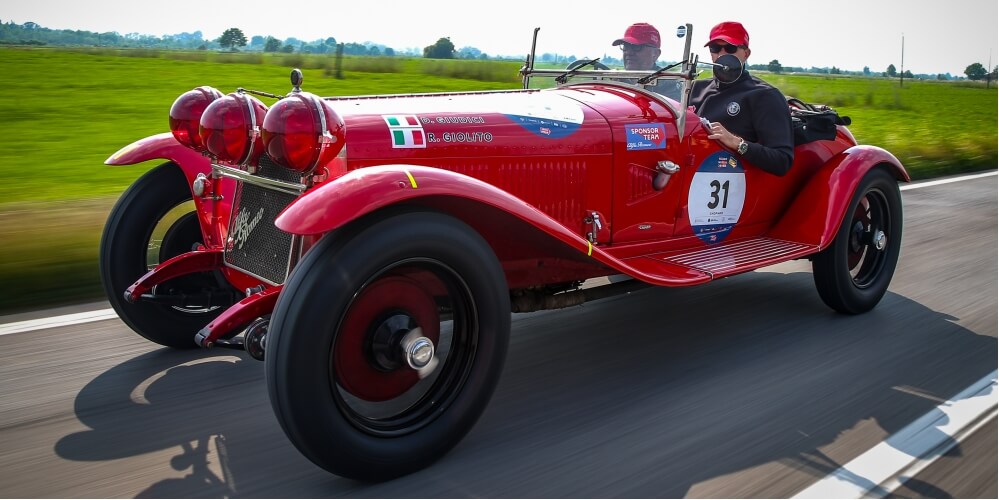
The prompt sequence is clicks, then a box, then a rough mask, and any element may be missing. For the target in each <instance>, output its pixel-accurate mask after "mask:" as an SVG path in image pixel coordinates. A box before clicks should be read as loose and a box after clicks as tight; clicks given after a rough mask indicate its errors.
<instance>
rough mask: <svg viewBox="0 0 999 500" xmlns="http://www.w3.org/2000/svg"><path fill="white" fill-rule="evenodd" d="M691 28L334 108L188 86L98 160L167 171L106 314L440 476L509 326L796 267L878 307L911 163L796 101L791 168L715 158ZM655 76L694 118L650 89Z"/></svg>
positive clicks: (340, 439)
mask: <svg viewBox="0 0 999 500" xmlns="http://www.w3.org/2000/svg"><path fill="white" fill-rule="evenodd" d="M691 33H692V27H691V26H689V25H687V26H684V27H681V30H680V33H679V35H680V36H682V37H684V38H686V41H685V48H684V53H683V57H682V62H681V63H678V64H677V65H675V66H674V67H673V68H666V69H664V70H661V71H659V72H657V73H654V74H652V73H649V72H636V71H623V70H610V69H602V67H601V65H599V64H598V61H580V62H577V63H575V64H573V65H570V68H569V69H564V70H563V69H538V68H535V65H534V49H533V46H532V50H531V54H530V55H529V56H528V58H527V61H526V63H525V65H524V67H523V69H522V70H521V75H522V76H523V79H524V88H523V89H521V90H510V91H489V92H455V93H439V94H407V95H387V96H386V95H377V96H362V97H356V96H355V97H342V96H339V97H337V96H334V97H319V96H316V95H314V94H311V93H309V92H307V91H304V90H302V84H303V78H302V74H301V72H299V71H297V70H296V71H294V72H293V73H292V85H293V88H292V90H291V91H290V92H289V93H288V94H287V95H284V96H279V95H274V94H269V93H266V92H260V91H253V90H246V89H237V90H235V91H234V92H231V93H228V94H224V93H223V92H221V91H219V90H216V89H214V88H212V87H208V86H203V87H198V88H196V89H193V90H190V91H187V92H184V93H183V94H181V95H180V97H178V98H177V100H176V101H175V102H174V104H173V106H172V107H171V109H170V113H169V117H170V120H169V123H170V131H169V132H166V133H163V134H160V135H155V136H152V137H147V138H145V139H141V140H139V141H137V142H135V143H133V144H131V145H128V146H126V147H124V148H123V149H121V150H120V151H118V152H117V153H115V154H114V155H112V156H111V157H110V158H109V159H108V160H107V162H106V163H107V164H109V165H131V164H136V163H139V162H143V161H147V160H150V159H163V160H165V161H164V162H163V163H162V164H161V165H160V166H158V167H155V168H153V169H151V170H150V171H148V172H147V173H146V174H144V175H143V176H141V177H139V178H138V180H136V181H135V183H134V184H133V185H132V186H131V187H129V188H128V189H127V190H126V191H125V192H124V193H123V194H122V196H121V198H120V200H119V201H118V203H117V205H116V206H115V207H114V209H113V210H112V212H111V213H110V215H109V218H108V221H107V224H106V227H105V230H104V233H103V237H102V241H101V250H100V274H101V278H102V281H103V286H104V288H105V290H106V292H107V296H108V298H109V299H110V301H111V304H112V306H113V307H114V309H115V310H116V311H117V313H118V314H119V315H120V316H121V318H122V320H123V321H124V322H125V323H126V324H127V325H128V326H129V327H131V328H132V329H133V330H135V331H136V332H137V333H138V334H139V335H142V336H143V337H145V338H147V339H149V340H151V341H153V342H156V343H159V344H162V345H165V346H170V347H175V348H188V347H191V348H193V347H202V348H210V347H215V348H234V349H244V350H246V351H247V352H248V353H249V355H250V356H252V357H254V358H256V359H261V360H263V361H264V363H265V370H266V379H267V391H268V393H269V396H270V401H271V404H272V406H273V409H274V412H275V414H276V416H277V418H278V421H279V422H280V424H281V426H282V428H283V430H284V431H285V433H286V434H287V436H288V438H289V439H290V440H291V441H292V442H293V443H294V445H295V446H296V447H297V448H298V449H299V450H300V451H301V452H302V453H303V454H304V455H305V456H307V457H308V458H309V459H311V460H312V461H313V462H315V463H316V464H318V465H319V466H321V467H323V468H325V469H327V470H329V471H331V472H333V473H335V474H339V475H342V476H346V477H351V478H357V479H362V480H384V479H389V478H393V477H397V476H400V475H404V474H408V473H410V472H413V471H416V470H419V469H420V468H422V467H426V466H427V465H429V464H431V463H432V462H433V461H435V460H436V459H438V458H440V457H441V456H442V455H444V454H445V453H447V451H448V450H450V449H451V448H452V447H453V446H454V445H456V444H457V443H458V442H459V441H460V440H461V439H462V437H463V436H464V435H465V434H466V433H467V432H468V431H469V430H470V429H471V428H472V426H473V425H474V423H475V422H476V420H477V419H478V417H479V416H480V414H481V413H482V411H483V410H484V409H485V407H486V405H487V403H488V402H489V399H490V397H491V395H492V393H493V390H494V388H495V386H496V384H497V381H498V379H499V375H500V372H501V370H502V367H503V363H504V358H505V356H506V351H507V343H508V338H509V332H510V320H511V318H510V317H511V312H528V311H536V310H542V309H555V308H566V307H571V306H574V305H577V304H581V303H583V302H585V301H587V300H593V299H597V298H601V297H606V296H609V295H612V294H616V293H620V292H624V291H631V290H635V289H636V288H637V287H641V286H670V287H677V286H692V285H700V284H705V283H708V282H711V281H713V280H717V279H721V278H725V277H727V276H732V275H736V274H740V273H745V272H748V271H752V270H754V269H758V268H761V267H764V266H768V265H772V264H775V263H779V262H783V261H788V260H792V259H809V260H810V261H811V262H812V266H813V270H814V273H813V274H814V278H815V285H816V288H817V290H818V297H819V298H820V299H821V300H822V301H824V302H825V303H826V304H828V305H829V306H830V307H831V308H833V309H835V310H837V311H840V312H843V313H846V314H857V313H863V312H865V311H868V310H870V309H871V308H873V307H875V305H876V304H877V303H878V302H879V301H880V299H881V297H882V296H883V295H884V293H885V291H886V290H887V288H888V285H889V282H890V280H891V277H892V274H893V273H894V269H895V265H896V262H897V259H898V256H899V246H900V242H901V231H902V212H901V201H900V195H899V189H898V182H899V181H908V180H909V177H908V174H907V173H906V171H905V169H904V168H903V166H902V164H901V163H900V162H899V161H898V159H896V158H895V157H894V156H893V155H892V154H890V153H889V152H887V151H885V150H883V149H880V148H877V147H874V146H866V145H859V144H857V141H856V140H855V139H854V137H853V135H852V134H851V133H850V131H849V130H848V129H847V128H846V124H847V121H846V120H845V119H844V118H843V117H839V116H838V115H837V114H836V113H835V111H833V110H831V109H828V108H826V107H821V106H813V105H809V104H806V103H802V102H800V101H797V100H789V106H791V111H792V115H793V116H794V118H795V120H796V123H797V124H798V125H800V127H799V129H800V131H802V132H808V133H802V134H801V143H800V144H797V146H796V149H795V160H794V164H793V166H792V168H791V169H790V172H789V173H788V174H787V175H784V176H775V175H771V174H768V173H766V172H763V171H761V170H760V169H758V168H756V167H754V166H753V165H752V164H750V163H748V162H747V161H745V159H743V158H742V157H741V156H740V155H738V154H737V153H736V152H733V151H729V150H727V149H725V148H723V147H722V146H720V145H719V144H718V143H717V142H716V141H714V140H711V139H708V137H707V132H706V128H705V124H704V123H703V122H702V120H701V119H700V118H699V117H698V116H697V115H696V114H695V113H694V112H693V111H692V109H690V108H688V104H687V100H688V96H689V92H690V87H691V82H692V81H693V80H694V79H695V78H697V76H698V74H699V72H700V70H699V69H698V68H700V67H704V66H705V63H701V62H699V61H698V58H697V56H696V55H695V54H694V53H692V51H691V48H690V45H691V43H690V35H691ZM536 40H537V31H535V42H536ZM590 67H595V68H597V69H586V68H590ZM708 67H710V68H711V71H713V72H714V74H715V76H716V77H717V78H719V79H721V80H723V81H731V80H734V79H735V78H738V76H739V75H741V73H742V71H743V68H742V65H741V64H740V62H739V60H738V59H736V58H735V57H734V56H722V58H719V59H718V61H717V63H714V64H712V65H710V66H708ZM674 68H675V69H676V71H670V70H671V69H674ZM629 79H630V80H629ZM622 80H624V81H622ZM660 80H672V81H674V82H680V86H682V88H683V92H682V93H681V97H680V100H679V101H676V100H673V99H671V98H667V97H664V96H662V95H659V94H657V93H655V92H653V91H651V90H649V89H648V88H646V85H652V84H655V83H657V82H659V81H660ZM628 81H634V82H635V83H628ZM532 82H535V84H532ZM537 82H547V85H545V84H542V85H537V84H536V83H537ZM539 86H540V87H545V88H534V87H539ZM261 98H265V99H269V100H273V101H274V102H272V104H271V105H270V106H267V105H265V104H264V103H263V102H262V101H261V100H260V99H261ZM823 125H824V126H823ZM809 129H811V130H809ZM601 277H612V279H609V280H602V281H603V282H607V283H609V284H606V285H603V286H595V287H594V286H589V285H587V286H584V282H586V283H594V282H596V281H598V280H592V279H593V278H601ZM626 278H631V279H626ZM566 314H571V310H569V311H567V312H566Z"/></svg>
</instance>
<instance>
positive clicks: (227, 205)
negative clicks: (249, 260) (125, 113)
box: [104, 133, 262, 290]
mask: <svg viewBox="0 0 999 500" xmlns="http://www.w3.org/2000/svg"><path fill="white" fill-rule="evenodd" d="M155 159H165V160H169V161H170V162H172V163H174V164H175V165H177V166H178V167H179V168H180V170H181V171H182V172H183V173H184V177H186V178H187V184H188V186H190V185H191V184H192V183H193V182H194V179H195V178H197V176H198V174H205V175H206V176H208V177H209V179H211V173H212V165H211V162H210V161H209V159H208V158H207V157H205V156H204V155H202V154H201V153H199V152H197V151H194V150H191V149H188V148H186V147H184V146H182V145H181V144H180V143H179V142H177V139H175V138H174V137H173V134H171V133H163V134H157V135H153V136H150V137H146V138H144V139H140V140H138V141H136V142H133V143H132V144H129V145H128V146H125V147H123V148H121V149H120V150H118V152H116V153H115V154H113V155H111V156H110V157H109V158H108V159H107V160H105V161H104V163H105V164H107V165H134V164H136V163H141V162H144V161H149V160H155ZM211 186H212V188H213V189H214V194H215V195H218V201H216V198H213V197H212V196H205V197H197V196H193V194H192V197H193V198H194V207H195V210H196V211H197V213H198V220H199V221H200V222H201V235H202V236H203V237H204V238H205V240H204V243H205V247H206V248H210V249H214V250H221V249H222V246H223V244H224V242H225V240H226V238H227V237H228V235H229V229H228V224H229V217H230V214H231V212H232V200H233V193H235V191H236V182H235V181H233V180H231V179H228V178H224V179H211ZM161 265H162V264H161ZM219 270H220V271H221V272H222V273H223V274H224V275H225V276H226V278H227V279H228V280H229V281H230V282H231V283H232V284H233V286H235V287H236V288H237V289H239V290H243V289H246V288H252V287H255V286H257V285H260V284H261V283H262V282H261V281H260V280H258V279H256V278H254V277H252V276H248V275H246V274H245V273H242V272H240V271H237V270H235V269H232V268H229V267H226V266H224V265H223V266H221V267H220V269H219Z"/></svg>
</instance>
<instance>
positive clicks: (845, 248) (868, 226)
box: [812, 168, 902, 314]
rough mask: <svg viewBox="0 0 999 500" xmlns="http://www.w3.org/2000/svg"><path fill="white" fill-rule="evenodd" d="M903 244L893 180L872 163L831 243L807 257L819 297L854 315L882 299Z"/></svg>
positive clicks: (899, 203)
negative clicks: (810, 257)
mask: <svg viewBox="0 0 999 500" xmlns="http://www.w3.org/2000/svg"><path fill="white" fill-rule="evenodd" d="M901 246H902V197H901V195H900V193H899V189H898V182H897V181H896V180H895V178H894V177H893V176H892V175H891V174H890V173H889V172H887V171H886V170H884V169H881V168H874V169H872V170H870V171H868V172H867V174H866V175H865V176H864V178H863V179H862V180H861V181H860V185H859V186H858V187H857V191H856V193H855V194H854V195H853V199H852V200H851V202H850V205H849V207H848V208H847V211H846V215H845V216H844V218H843V222H842V224H841V226H840V228H839V231H838V232H837V233H836V239H835V240H834V241H833V243H832V245H830V246H829V247H828V248H826V249H825V250H823V251H822V252H820V253H819V254H818V255H816V256H815V258H814V259H813V260H812V275H813V276H814V278H815V287H816V288H817V289H818V292H819V296H821V297H822V301H823V302H825V303H826V305H828V306H829V307H831V308H833V309H835V310H837V311H839V312H841V313H846V314H859V313H863V312H867V311H869V310H871V309H873V308H874V306H876V305H877V304H878V302H880V301H881V298H882V297H883V296H884V294H885V292H887V291H888V285H889V284H890V283H891V278H892V275H893V274H894V273H895V264H896V263H897V262H898V256H899V250H900V248H901Z"/></svg>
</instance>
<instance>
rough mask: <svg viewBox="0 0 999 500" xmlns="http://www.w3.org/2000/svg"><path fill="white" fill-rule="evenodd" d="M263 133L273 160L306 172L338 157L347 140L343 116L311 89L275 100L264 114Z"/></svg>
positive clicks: (265, 143) (268, 152)
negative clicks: (345, 139) (345, 138)
mask: <svg viewBox="0 0 999 500" xmlns="http://www.w3.org/2000/svg"><path fill="white" fill-rule="evenodd" d="M262 135H263V139H264V148H265V149H266V150H267V154H268V155H269V156H270V157H271V159H272V160H274V161H275V162H276V163H277V164H279V165H282V166H285V167H287V168H290V169H292V170H297V171H299V172H306V173H307V172H310V171H312V170H313V169H315V168H316V167H317V166H318V165H323V164H326V163H328V162H329V161H330V160H332V159H333V158H335V157H336V155H337V153H339V152H340V150H341V149H343V147H344V144H345V143H344V135H345V131H344V123H343V118H341V117H340V115H339V114H338V113H337V112H336V111H335V110H333V108H332V107H331V106H330V105H329V104H328V103H327V102H326V101H325V100H323V99H322V98H320V97H318V96H316V95H314V94H310V93H308V92H295V93H293V94H291V95H289V96H287V97H285V98H284V99H281V100H280V101H278V102H277V103H275V104H274V106H272V107H271V109H270V110H268V111H267V116H266V117H265V118H264V125H263V132H262Z"/></svg>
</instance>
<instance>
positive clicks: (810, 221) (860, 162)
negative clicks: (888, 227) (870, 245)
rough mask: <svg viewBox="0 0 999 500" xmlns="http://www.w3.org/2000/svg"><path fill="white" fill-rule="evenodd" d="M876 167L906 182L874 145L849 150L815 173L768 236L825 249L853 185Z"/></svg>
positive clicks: (886, 154)
mask: <svg viewBox="0 0 999 500" xmlns="http://www.w3.org/2000/svg"><path fill="white" fill-rule="evenodd" d="M876 167H881V168H886V169H888V171H890V172H891V173H892V174H893V175H894V176H895V177H896V178H897V179H898V180H900V181H904V182H908V181H909V174H908V173H907V172H906V171H905V167H903V166H902V163H901V162H899V161H898V158H895V156H894V155H892V154H891V153H889V152H888V151H885V150H884V149H881V148H878V147H875V146H854V147H851V148H849V149H847V150H846V151H843V152H842V153H840V154H838V155H836V156H834V157H832V158H831V159H830V160H829V161H828V162H826V164H825V165H823V166H822V168H820V169H819V171H818V172H816V173H815V175H814V176H813V177H812V178H811V179H810V180H809V181H808V183H807V184H805V186H804V188H803V189H802V190H801V192H799V193H798V195H797V197H795V199H794V202H793V203H792V204H791V207H790V208H789V209H788V211H787V212H786V214H785V215H784V217H783V218H782V219H781V220H780V222H778V223H777V225H776V226H774V228H773V230H772V231H771V232H770V234H769V236H771V237H773V238H777V239H783V240H788V241H795V242H800V243H806V244H810V245H818V246H819V248H825V247H827V246H829V244H830V243H832V240H833V238H835V236H836V232H837V231H838V230H839V225H840V223H841V222H842V221H843V215H844V214H845V213H846V210H847V205H848V204H849V203H850V200H851V199H852V198H853V193H854V191H856V189H857V185H858V184H859V183H860V180H861V179H862V178H863V177H864V175H865V174H867V172H868V171H869V170H871V169H872V168H876Z"/></svg>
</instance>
